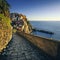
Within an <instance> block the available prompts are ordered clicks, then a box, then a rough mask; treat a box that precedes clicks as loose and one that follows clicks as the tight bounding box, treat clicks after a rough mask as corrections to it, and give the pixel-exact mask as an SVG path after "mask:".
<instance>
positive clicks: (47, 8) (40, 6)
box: [7, 0, 60, 21]
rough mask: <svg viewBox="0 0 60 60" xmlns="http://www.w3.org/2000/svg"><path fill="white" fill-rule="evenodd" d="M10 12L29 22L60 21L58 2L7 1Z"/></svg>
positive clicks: (44, 0) (43, 0) (45, 0)
mask: <svg viewBox="0 0 60 60" xmlns="http://www.w3.org/2000/svg"><path fill="white" fill-rule="evenodd" d="M7 1H8V2H9V4H10V5H11V8H10V12H17V13H22V14H24V15H26V16H27V18H28V19H29V20H40V21H41V20H42V21H51V20H52V21H60V0H7Z"/></svg>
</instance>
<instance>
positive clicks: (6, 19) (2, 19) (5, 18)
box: [0, 14, 11, 27]
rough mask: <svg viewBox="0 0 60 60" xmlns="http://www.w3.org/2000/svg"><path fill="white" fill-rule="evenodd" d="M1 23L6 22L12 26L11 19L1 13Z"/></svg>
mask: <svg viewBox="0 0 60 60" xmlns="http://www.w3.org/2000/svg"><path fill="white" fill-rule="evenodd" d="M0 23H3V24H6V25H7V26H8V27H10V26H11V25H10V23H11V20H10V18H8V17H5V16H4V15H3V14H0Z"/></svg>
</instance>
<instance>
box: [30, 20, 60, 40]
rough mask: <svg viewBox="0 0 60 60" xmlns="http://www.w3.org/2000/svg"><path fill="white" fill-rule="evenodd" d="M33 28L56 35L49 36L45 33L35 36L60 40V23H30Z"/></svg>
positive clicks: (38, 33)
mask: <svg viewBox="0 0 60 60" xmlns="http://www.w3.org/2000/svg"><path fill="white" fill-rule="evenodd" d="M30 23H31V24H32V26H33V27H34V28H36V29H40V30H45V31H50V32H53V33H54V34H47V33H43V32H38V31H37V32H34V33H33V34H34V35H37V36H41V37H45V38H52V39H54V40H60V21H30Z"/></svg>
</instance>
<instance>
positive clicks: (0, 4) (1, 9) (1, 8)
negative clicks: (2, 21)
mask: <svg viewBox="0 0 60 60" xmlns="http://www.w3.org/2000/svg"><path fill="white" fill-rule="evenodd" d="M9 8H10V5H9V4H8V2H7V1H6V0H0V14H4V16H7V17H9Z"/></svg>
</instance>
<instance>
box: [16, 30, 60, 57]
mask: <svg viewBox="0 0 60 60" xmlns="http://www.w3.org/2000/svg"><path fill="white" fill-rule="evenodd" d="M17 33H18V34H19V35H21V36H23V37H25V38H27V40H29V41H30V42H31V43H33V44H34V45H36V46H37V47H39V48H40V49H42V50H43V51H45V52H46V53H47V54H49V55H51V56H53V57H57V56H58V55H59V54H58V53H59V52H58V50H59V46H60V44H59V43H60V42H57V41H55V40H52V39H48V38H43V37H38V36H34V35H30V34H26V33H23V32H19V31H18V32H17ZM59 51H60V50H59Z"/></svg>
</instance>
